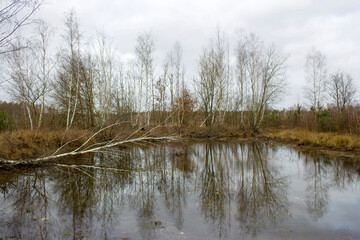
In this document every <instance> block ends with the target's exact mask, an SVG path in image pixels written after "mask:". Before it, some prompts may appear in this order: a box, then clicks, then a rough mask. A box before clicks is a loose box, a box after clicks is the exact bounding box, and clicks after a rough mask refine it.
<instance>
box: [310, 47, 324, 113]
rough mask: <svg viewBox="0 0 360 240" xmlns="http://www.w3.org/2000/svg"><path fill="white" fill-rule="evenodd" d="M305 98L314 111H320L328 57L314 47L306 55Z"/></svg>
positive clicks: (322, 102)
mask: <svg viewBox="0 0 360 240" xmlns="http://www.w3.org/2000/svg"><path fill="white" fill-rule="evenodd" d="M305 71H306V81H307V86H306V87H305V98H306V99H307V101H308V103H309V105H310V107H311V108H312V109H314V111H319V110H320V108H321V107H322V106H323V104H324V100H325V96H326V95H325V94H326V83H327V80H326V78H327V74H326V72H327V66H326V57H325V55H324V54H322V53H321V52H320V51H319V50H317V49H315V48H312V49H311V50H310V52H309V53H308V54H307V56H306V64H305Z"/></svg>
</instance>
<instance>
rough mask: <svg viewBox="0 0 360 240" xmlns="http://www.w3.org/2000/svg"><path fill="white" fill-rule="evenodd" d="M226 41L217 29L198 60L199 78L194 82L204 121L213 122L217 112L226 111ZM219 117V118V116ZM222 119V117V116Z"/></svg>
mask: <svg viewBox="0 0 360 240" xmlns="http://www.w3.org/2000/svg"><path fill="white" fill-rule="evenodd" d="M227 49H228V42H227V40H226V39H225V37H224V35H223V34H221V32H220V30H219V29H217V32H216V35H215V38H213V39H211V40H210V43H209V46H208V47H207V48H204V49H203V52H202V55H201V56H200V60H199V80H198V81H197V82H196V85H197V92H198V95H199V98H200V106H201V108H202V109H203V111H204V112H205V121H204V122H205V123H206V125H211V124H213V123H214V122H215V119H216V116H217V114H218V113H219V112H220V111H221V110H222V111H224V112H226V111H227V110H228V109H227V106H226V103H227V101H226V100H227V99H226V97H228V90H229V87H230V85H229V84H228V83H229V82H228V81H229V61H228V57H227V54H228V50H227ZM220 119H221V118H220ZM222 119H223V118H222Z"/></svg>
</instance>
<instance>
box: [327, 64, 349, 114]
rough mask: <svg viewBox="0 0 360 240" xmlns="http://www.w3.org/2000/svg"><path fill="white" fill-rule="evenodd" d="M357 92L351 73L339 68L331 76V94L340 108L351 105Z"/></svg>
mask: <svg viewBox="0 0 360 240" xmlns="http://www.w3.org/2000/svg"><path fill="white" fill-rule="evenodd" d="M355 93H356V89H355V86H354V84H353V78H352V77H351V76H350V75H349V74H346V73H344V72H343V71H341V70H338V71H337V72H336V73H334V74H332V75H331V76H330V82H329V95H330V97H331V99H332V102H333V104H334V105H335V106H336V107H337V109H338V110H341V109H344V108H345V107H346V106H348V105H350V104H351V103H352V102H353V101H354V97H355Z"/></svg>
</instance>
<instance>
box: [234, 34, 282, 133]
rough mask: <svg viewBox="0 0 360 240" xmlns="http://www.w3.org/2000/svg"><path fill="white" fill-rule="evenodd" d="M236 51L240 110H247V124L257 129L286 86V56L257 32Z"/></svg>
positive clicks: (243, 41)
mask: <svg viewBox="0 0 360 240" xmlns="http://www.w3.org/2000/svg"><path fill="white" fill-rule="evenodd" d="M236 53H237V58H236V59H237V65H236V72H237V79H238V84H239V90H240V91H239V102H240V103H241V104H242V106H240V109H243V110H246V112H247V121H246V123H247V124H246V125H247V126H248V127H249V128H250V129H251V130H252V131H254V132H258V131H260V127H261V124H262V121H263V118H264V113H265V110H266V109H267V108H268V107H270V105H271V104H273V103H275V102H277V101H278V100H279V99H280V97H281V94H282V93H283V91H284V88H285V86H286V80H285V71H286V65H285V64H286V60H287V56H284V55H283V54H282V53H281V51H280V49H278V48H277V47H276V46H275V45H274V44H272V45H270V46H265V45H264V43H263V42H262V41H261V40H260V39H259V38H258V37H257V36H256V35H255V34H249V35H245V36H244V37H242V38H240V39H239V40H238V43H237V49H236Z"/></svg>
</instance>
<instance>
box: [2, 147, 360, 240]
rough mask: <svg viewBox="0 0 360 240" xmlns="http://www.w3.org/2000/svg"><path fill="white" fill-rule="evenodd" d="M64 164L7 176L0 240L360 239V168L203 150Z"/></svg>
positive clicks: (108, 154) (273, 153)
mask: <svg viewBox="0 0 360 240" xmlns="http://www.w3.org/2000/svg"><path fill="white" fill-rule="evenodd" d="M63 164H72V165H71V166H64V165H56V166H54V165H50V166H45V167H42V168H36V169H22V170H19V169H18V170H15V169H14V170H11V171H5V170H2V171H0V239H285V238H286V239H291V237H292V239H294V240H295V239H352V240H354V239H360V211H359V208H360V191H359V190H360V188H359V181H360V175H359V174H360V160H359V159H346V158H340V157H335V156H328V155H324V154H321V153H319V152H314V151H313V152H303V151H300V150H295V149H293V148H291V147H288V146H274V145H267V144H266V143H260V142H252V143H220V142H204V143H191V144H175V145H152V146H131V147H129V148H128V149H127V150H121V151H119V150H117V149H110V150H108V151H105V152H101V153H97V154H95V155H93V156H86V157H82V158H81V159H71V160H69V161H65V162H63ZM74 164H76V165H74ZM79 165H80V166H79Z"/></svg>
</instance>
